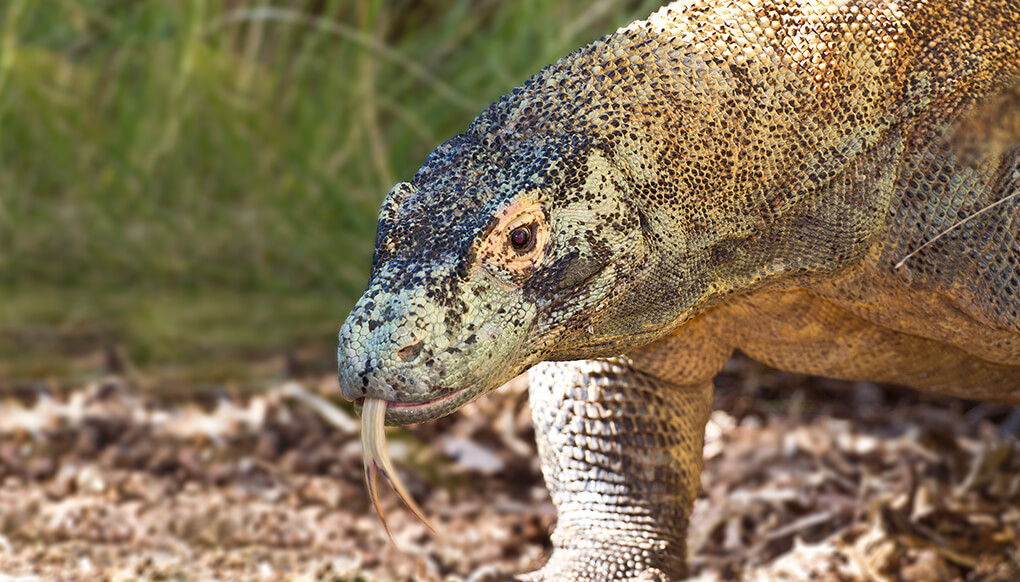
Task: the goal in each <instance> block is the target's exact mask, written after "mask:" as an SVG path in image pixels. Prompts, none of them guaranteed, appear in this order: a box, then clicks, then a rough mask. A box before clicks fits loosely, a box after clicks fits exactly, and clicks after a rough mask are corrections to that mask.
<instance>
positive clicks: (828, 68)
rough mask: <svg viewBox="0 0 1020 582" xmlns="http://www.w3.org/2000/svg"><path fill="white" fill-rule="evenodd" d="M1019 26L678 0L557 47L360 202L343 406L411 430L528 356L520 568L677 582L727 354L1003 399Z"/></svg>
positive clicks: (833, 1)
mask: <svg viewBox="0 0 1020 582" xmlns="http://www.w3.org/2000/svg"><path fill="white" fill-rule="evenodd" d="M1018 31H1020V2H1017V1H1016V0H982V1H980V2H979V1H976V0H975V1H950V0H928V1H901V2H884V1H867V0H858V1H854V0H846V1H839V0H771V1H768V0H747V1H736V2H730V1H721V0H720V1H708V0H687V1H683V2H677V3H675V4H672V5H670V6H667V7H666V8H664V9H662V10H661V11H660V12H658V13H656V14H654V15H652V16H651V17H650V18H649V19H648V20H647V21H641V22H635V23H633V24H631V25H630V26H628V27H626V28H624V29H621V30H619V31H618V32H617V33H615V34H613V35H610V36H607V37H605V38H603V39H601V40H599V41H596V42H594V43H592V44H591V45H589V46H587V47H584V48H582V49H580V50H578V51H576V52H574V53H572V54H570V55H569V56H567V57H565V58H563V59H561V60H560V61H559V62H557V63H556V64H553V65H551V66H549V67H548V68H546V69H545V70H543V71H542V72H541V73H539V74H538V75H536V76H535V77H532V78H531V79H530V80H529V81H528V82H527V83H525V84H524V86H522V87H520V88H518V89H515V90H514V91H513V93H511V94H510V95H507V96H505V97H503V98H502V99H501V100H500V101H499V102H497V103H495V104H494V105H492V106H491V107H490V108H489V109H488V110H486V111H485V112H483V113H482V114H481V115H480V116H479V117H478V119H477V120H476V121H475V122H474V123H473V124H472V125H471V127H470V128H468V130H467V131H466V132H465V133H463V134H461V135H459V136H457V137H455V138H454V139H452V140H450V141H449V142H447V143H446V144H443V145H442V146H440V147H439V148H437V149H436V150H435V151H434V152H433V153H432V154H431V155H430V156H429V158H428V159H427V160H426V161H425V164H424V165H423V166H422V168H421V170H419V172H418V173H417V174H416V175H415V177H414V178H413V180H412V181H411V182H409V183H402V184H398V185H397V186H395V187H394V189H393V190H392V191H391V192H390V194H389V195H388V196H387V198H386V201H385V202H384V204H383V208H382V211H381V214H380V219H379V234H378V241H377V247H376V257H375V262H374V265H373V270H372V276H371V280H370V282H369V285H368V289H367V290H366V291H365V294H364V296H363V297H362V299H361V300H360V301H359V302H358V304H357V306H356V307H355V309H354V311H353V312H352V314H351V315H350V317H349V318H348V320H347V322H346V323H345V324H344V326H343V328H342V330H341V332H340V348H339V376H340V384H341V386H342V389H343V393H344V395H345V396H346V397H347V398H350V399H357V398H362V397H372V398H381V399H385V400H388V401H390V402H391V404H390V407H389V409H388V411H387V420H388V421H389V422H392V423H397V424H403V423H408V422H418V421H424V420H429V419H432V418H436V417H438V416H441V415H443V414H446V413H449V412H450V411H452V410H453V409H455V408H456V407H458V406H460V405H461V404H463V403H464V402H466V401H468V400H470V399H472V398H475V397H477V396H478V395H480V394H483V393H485V392H486V391H488V390H491V389H493V388H495V387H497V386H499V385H500V384H502V383H503V382H505V381H506V380H508V379H510V378H512V377H513V376H515V375H516V374H518V373H520V372H523V371H525V370H527V369H528V368H530V367H532V366H534V365H535V364H538V363H539V362H547V363H543V364H540V365H538V366H535V367H534V368H533V369H532V371H531V385H532V387H531V402H532V406H533V409H534V416H535V423H536V427H537V431H536V432H537V436H538V442H539V448H540V452H541V454H542V462H543V470H544V472H545V476H546V480H547V483H548V485H549V487H550V490H551V491H552V494H553V499H554V501H555V503H556V505H557V508H558V511H559V522H558V526H557V530H556V532H555V534H554V544H555V550H554V552H553V555H552V557H551V559H550V561H549V563H548V564H547V565H546V566H545V567H544V568H542V569H541V570H539V571H538V572H535V573H533V574H530V575H526V576H525V578H526V579H529V580H610V579H612V580H625V579H662V580H667V579H678V578H682V577H683V576H685V574H686V572H685V567H684V562H685V545H684V537H685V531H686V523H687V516H688V514H689V511H690V506H691V503H692V502H693V499H694V497H695V495H696V492H697V487H698V479H699V473H700V470H701V447H702V439H703V429H704V423H705V421H706V419H707V416H708V412H709V407H710V404H711V382H712V378H713V376H714V375H715V374H716V373H717V372H718V371H719V370H720V368H721V367H722V366H723V364H724V363H725V361H726V360H727V359H728V358H729V356H730V354H731V353H732V351H733V349H734V348H740V349H741V350H743V351H745V352H747V353H748V354H750V355H751V356H752V357H754V358H757V359H759V360H761V361H764V362H766V363H768V364H771V365H773V366H777V367H779V368H782V369H786V370H792V371H797V372H806V373H811V374H819V375H825V376H831V377H838V378H849V379H867V380H880V381H889V382H896V383H901V384H905V385H908V386H913V387H916V388H919V389H922V390H931V391H937V392H941V393H945V394H952V395H957V396H963V397H968V398H988V399H996V400H1001V401H1006V402H1020V196H1017V197H1012V198H1010V196H1012V195H1015V194H1017V193H1018V191H1020V39H1018V36H1020V32H1018ZM1003 200H1004V201H1003ZM999 201H1002V202H1000V203H999V204H997V205H995V206H994V207H993V208H991V209H989V210H988V211H985V212H981V213H980V214H978V211H980V210H981V209H983V208H985V207H988V206H989V205H992V204H994V203H996V202H999ZM964 219H966V220H964ZM961 221H962V223H961ZM930 241H934V242H930ZM926 243H929V244H927V246H924V247H923V248H922V245H925V244H926ZM918 249H921V250H920V251H919V252H917V253H916V254H914V255H912V256H910V257H909V258H908V259H907V260H906V261H905V262H904V263H903V264H902V265H901V266H897V263H899V262H900V261H901V260H902V259H904V258H906V257H908V255H910V253H912V252H914V251H918ZM569 360H580V361H572V362H571V361H569Z"/></svg>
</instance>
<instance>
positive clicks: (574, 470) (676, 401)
mask: <svg viewBox="0 0 1020 582" xmlns="http://www.w3.org/2000/svg"><path fill="white" fill-rule="evenodd" d="M529 381H530V383H531V389H530V390H531V392H530V398H531V407H532V418H533V420H534V422H535V432H536V434H537V435H538V449H539V454H540V455H541V458H542V472H543V474H544V475H545V481H546V485H547V486H548V487H549V491H550V494H551V495H552V499H553V503H554V504H555V505H556V509H557V512H558V515H559V519H558V522H557V526H556V530H555V532H554V533H553V536H552V539H553V547H554V550H553V553H552V556H551V557H550V559H549V562H548V563H547V564H546V565H545V566H544V567H543V568H542V569H540V570H538V571H536V572H532V573H530V574H526V575H523V576H522V577H521V578H522V579H523V580H530V581H553V580H562V581H571V582H573V581H578V582H580V581H589V580H590V581H595V580H678V579H681V578H684V577H686V574H687V570H686V548H687V546H686V535H687V521H688V516H689V515H690V511H691V506H692V504H693V503H694V498H695V497H696V496H697V493H698V486H699V480H700V475H701V466H702V454H703V453H702V447H703V442H704V434H705V423H706V422H707V421H708V415H709V412H710V410H711V405H712V389H711V385H702V386H701V387H698V388H691V387H687V388H685V387H681V386H678V385H676V384H673V383H670V382H668V381H665V380H661V379H658V378H655V377H653V376H650V375H648V374H645V373H643V372H640V371H638V370H636V369H634V368H633V367H632V366H631V364H630V362H629V361H628V360H626V359H611V360H585V361H577V362H555V363H544V364H540V365H538V366H536V367H534V368H532V370H531V372H529Z"/></svg>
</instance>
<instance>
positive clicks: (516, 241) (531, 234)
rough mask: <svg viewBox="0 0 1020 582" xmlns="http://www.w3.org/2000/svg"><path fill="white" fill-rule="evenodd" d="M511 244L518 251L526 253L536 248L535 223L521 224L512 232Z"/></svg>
mask: <svg viewBox="0 0 1020 582" xmlns="http://www.w3.org/2000/svg"><path fill="white" fill-rule="evenodd" d="M510 244H511V245H513V247H514V250H515V251H517V252H518V253H526V252H528V251H530V250H531V249H533V248H535V225H534V224H526V225H524V226H519V227H517V228H515V229H514V230H513V232H511V233H510Z"/></svg>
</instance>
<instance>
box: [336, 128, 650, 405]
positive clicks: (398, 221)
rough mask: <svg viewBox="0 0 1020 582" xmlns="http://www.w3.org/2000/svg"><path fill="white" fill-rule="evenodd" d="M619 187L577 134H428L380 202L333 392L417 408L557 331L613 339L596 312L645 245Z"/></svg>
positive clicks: (475, 392)
mask: <svg viewBox="0 0 1020 582" xmlns="http://www.w3.org/2000/svg"><path fill="white" fill-rule="evenodd" d="M630 194H631V193H630V192H629V188H628V180H627V179H626V177H625V175H624V173H623V171H622V170H621V169H620V168H619V167H617V165H616V164H614V162H613V161H612V160H611V159H610V158H609V156H608V155H607V154H606V153H604V152H602V151H600V150H599V149H598V148H597V147H595V146H593V145H592V144H591V143H589V142H588V141H587V140H585V139H584V137H583V136H581V135H577V134H574V135H569V134H567V135H560V136H544V135H534V136H527V135H525V136H513V137H511V138H503V137H492V136H484V135H478V134H477V133H473V132H469V133H468V134H466V135H462V136H459V137H457V138H454V139H453V140H451V141H450V142H448V143H446V144H444V145H443V146H441V147H439V148H438V149H437V150H436V151H434V152H433V153H432V155H431V156H430V157H429V158H428V159H427V160H426V162H425V164H424V165H423V167H422V168H421V169H420V170H419V171H418V173H417V174H416V175H415V177H414V178H413V180H412V181H411V182H406V183H401V184H398V185H396V186H395V187H394V188H393V189H392V190H391V191H390V193H389V194H388V195H387V197H386V200H385V201H384V203H383V208H382V211H381V212H380V218H379V223H378V234H377V240H376V253H375V258H374V261H373V266H372V274H371V277H370V280H369V283H368V288H367V290H366V291H365V293H364V295H363V296H362V298H361V300H360V301H359V302H358V303H357V305H356V306H355V308H354V310H353V311H352V313H351V314H350V316H349V317H348V318H347V322H346V323H345V324H344V326H343V327H342V329H341V332H340V347H339V373H340V384H341V387H342V389H343V394H344V396H345V397H346V398H348V399H351V400H358V399H363V398H378V399H382V400H385V401H388V402H389V407H388V410H387V413H386V420H387V421H388V422H391V423H396V424H405V423H409V422H421V421H425V420H430V419H433V418H436V417H439V416H442V415H444V414H447V413H450V412H452V411H453V410H455V409H456V408H458V407H460V406H461V405H463V404H464V403H465V402H467V401H469V400H471V399H473V398H475V397H477V396H479V395H481V394H484V393H485V392H488V391H490V390H492V389H493V388H495V387H497V386H499V385H501V384H502V383H504V382H506V381H507V380H509V379H511V378H513V377H514V376H516V375H517V374H519V373H521V372H523V371H524V370H526V369H527V368H528V367H530V366H531V365H533V364H535V363H537V362H539V361H541V360H547V359H556V358H558V357H559V358H562V357H564V356H569V354H567V353H561V352H562V351H563V350H562V349H561V347H560V346H561V344H564V343H569V344H570V345H571V346H573V347H575V348H576V345H577V344H578V343H584V344H586V345H589V346H591V345H598V344H599V343H601V344H605V345H611V346H612V347H611V348H610V349H609V353H611V354H615V353H617V352H618V350H619V345H620V344H619V338H615V337H606V333H604V332H603V329H604V328H605V327H606V326H604V325H603V324H602V321H603V317H601V315H602V314H605V315H607V316H608V315H610V314H611V313H612V312H613V309H612V308H611V304H612V301H611V298H612V297H613V296H625V295H626V290H627V289H629V288H632V287H633V286H634V285H638V284H640V282H641V281H640V279H641V277H642V275H643V272H644V269H643V266H645V265H646V263H645V261H644V260H642V259H643V258H644V257H647V256H648V254H649V252H648V248H647V242H648V241H647V240H646V237H645V233H644V231H643V227H644V228H647V225H646V224H643V221H642V217H641V216H640V212H638V211H637V210H636V209H634V208H633V207H631V206H630V204H629V202H628V196H630ZM624 256H626V257H627V260H626V261H621V260H619V259H620V258H621V257H624ZM623 265H629V267H628V268H625V269H624V268H621V267H622V266H623ZM579 338H582V339H579ZM567 340H571V341H567ZM586 353H591V352H590V350H589V351H587V352H586Z"/></svg>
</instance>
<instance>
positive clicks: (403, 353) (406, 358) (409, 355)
mask: <svg viewBox="0 0 1020 582" xmlns="http://www.w3.org/2000/svg"><path fill="white" fill-rule="evenodd" d="M419 354H421V340H418V341H416V342H414V343H413V344H410V345H406V346H404V347H402V348H400V349H399V350H397V357H398V358H400V361H401V362H410V361H411V360H413V359H415V358H417V357H418V355H419Z"/></svg>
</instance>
